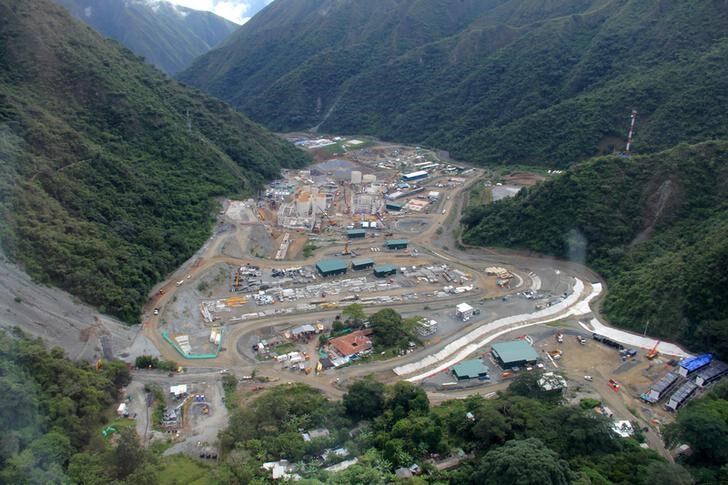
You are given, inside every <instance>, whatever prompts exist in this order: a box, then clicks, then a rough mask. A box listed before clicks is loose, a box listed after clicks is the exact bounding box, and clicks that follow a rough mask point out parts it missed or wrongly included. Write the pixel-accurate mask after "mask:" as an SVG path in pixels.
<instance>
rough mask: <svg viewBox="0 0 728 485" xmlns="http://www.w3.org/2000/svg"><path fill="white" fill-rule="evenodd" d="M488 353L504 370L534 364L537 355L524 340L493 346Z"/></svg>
mask: <svg viewBox="0 0 728 485" xmlns="http://www.w3.org/2000/svg"><path fill="white" fill-rule="evenodd" d="M490 353H491V354H492V355H493V357H494V358H495V360H496V362H498V365H500V366H501V367H502V368H504V369H511V368H513V367H520V366H525V365H531V364H535V363H536V361H538V353H536V351H535V350H533V347H531V344H529V343H528V342H526V341H525V340H511V341H509V342H500V343H497V344H493V346H492V347H491V350H490Z"/></svg>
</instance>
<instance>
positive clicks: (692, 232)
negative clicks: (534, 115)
mask: <svg viewBox="0 0 728 485" xmlns="http://www.w3.org/2000/svg"><path fill="white" fill-rule="evenodd" d="M727 186H728V142H724V141H721V142H707V143H703V144H699V145H694V146H687V145H680V146H678V147H677V148H674V149H671V150H668V151H665V152H661V153H657V154H654V155H649V156H638V157H633V158H621V157H617V156H609V157H602V158H596V159H594V160H590V161H588V162H584V163H581V164H578V165H576V166H575V167H573V169H571V170H569V171H567V172H566V173H564V174H563V175H561V176H558V177H557V178H555V179H553V180H550V181H548V182H545V183H543V184H542V185H539V186H537V187H535V188H533V189H531V190H530V191H526V190H523V191H521V192H520V193H519V194H518V196H517V197H515V198H513V199H509V200H503V201H498V202H496V203H494V204H492V205H488V206H482V207H478V208H475V209H473V210H471V211H470V212H469V213H468V214H467V215H466V216H465V217H464V219H463V222H464V223H465V225H466V227H467V228H468V229H467V231H466V233H465V237H464V240H465V241H466V242H468V243H471V244H479V245H489V246H508V247H517V248H527V249H532V250H534V251H538V252H542V253H547V254H553V255H556V256H559V257H563V258H570V259H575V260H578V261H580V262H584V260H585V262H586V263H587V264H588V265H590V266H591V267H593V268H594V269H595V270H597V271H598V272H600V273H601V274H602V275H604V276H605V277H606V279H607V283H608V287H609V293H608V296H607V298H606V300H605V302H604V305H603V309H604V311H605V313H606V315H607V317H608V318H609V319H610V321H611V322H612V323H613V324H616V325H619V326H621V327H624V328H627V329H630V330H635V331H638V332H642V331H644V330H645V327H646V326H647V325H648V324H649V332H650V334H652V335H655V336H659V337H663V338H669V339H677V340H680V341H681V342H684V343H686V344H687V345H689V346H692V347H694V348H695V349H699V350H711V351H714V352H717V353H719V354H720V355H722V356H724V357H728V292H726V291H725V289H726V287H727V285H728V275H726V271H725V268H728V188H726V187H727Z"/></svg>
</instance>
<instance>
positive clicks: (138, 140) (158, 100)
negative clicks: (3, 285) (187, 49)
mask: <svg viewBox="0 0 728 485" xmlns="http://www.w3.org/2000/svg"><path fill="white" fill-rule="evenodd" d="M188 120H189V127H188ZM307 160H308V158H307V156H306V155H305V154H304V153H303V152H301V151H300V150H298V149H296V148H294V147H293V146H292V145H290V144H288V143H286V142H283V141H282V140H280V139H278V138H277V137H275V136H274V135H272V134H271V133H269V132H267V131H266V130H264V129H263V128H261V127H259V126H258V125H256V124H254V123H252V122H250V121H249V120H248V119H247V118H245V117H244V116H243V115H241V114H240V113H238V112H236V111H234V110H232V109H231V108H230V107H228V106H227V105H225V104H224V103H223V102H221V101H218V100H216V99H212V98H210V97H207V96H204V95H202V94H200V93H198V92H195V91H193V90H190V89H187V88H184V87H181V86H180V85H178V84H177V83H176V82H174V81H172V80H170V79H168V78H167V77H166V76H165V75H163V74H162V73H161V72H159V71H157V70H156V69H155V68H153V67H152V66H150V65H147V64H144V63H143V62H141V60H140V59H139V58H138V57H136V56H135V55H133V54H132V53H131V52H130V51H128V50H126V49H124V48H122V47H120V46H119V45H118V44H117V43H116V42H113V41H109V40H105V39H103V38H101V36H99V35H98V34H97V33H95V32H94V31H93V30H91V28H90V27H87V26H85V25H83V24H82V23H81V22H79V21H77V20H75V19H73V18H72V17H71V16H70V14H68V13H67V12H66V11H65V10H64V9H63V8H61V7H59V6H57V5H55V4H53V3H52V2H50V0H33V1H26V0H0V221H2V224H0V241H1V242H2V245H3V248H4V250H5V252H6V253H7V254H9V255H10V256H11V257H12V258H13V259H15V260H17V261H18V262H19V263H21V264H22V265H23V266H24V268H25V269H26V271H28V273H30V275H31V276H33V277H34V278H36V279H37V280H39V281H41V282H45V283H51V284H54V285H57V286H59V287H61V288H62V289H65V290H67V291H69V292H70V293H72V294H74V295H76V296H78V297H80V298H81V299H82V300H84V301H85V302H88V303H90V304H92V305H96V306H98V307H99V309H100V310H101V311H102V312H106V313H109V314H112V315H116V316H119V317H120V318H122V319H124V320H126V321H129V322H134V321H137V320H138V318H139V309H140V307H141V305H142V303H143V302H144V301H145V299H146V296H147V294H148V292H149V291H150V289H151V288H152V286H153V285H154V284H155V283H156V282H158V281H160V280H161V279H162V278H163V276H164V275H165V274H166V273H168V272H169V271H171V270H172V269H174V268H176V267H177V266H178V265H179V264H180V263H181V262H183V261H184V260H185V259H187V258H189V257H190V256H191V255H192V253H193V252H194V251H195V250H196V249H197V248H199V247H200V246H201V244H202V243H203V242H204V240H205V239H206V238H207V237H208V236H209V233H210V229H211V225H212V222H213V219H212V216H211V211H212V210H213V209H214V203H213V200H212V198H213V197H216V196H223V195H232V194H249V193H250V192H251V190H253V189H255V188H256V187H257V186H258V184H260V183H261V182H263V180H264V179H265V178H266V177H273V176H275V175H276V174H278V172H279V169H280V167H282V166H302V165H303V164H305V163H306V162H307Z"/></svg>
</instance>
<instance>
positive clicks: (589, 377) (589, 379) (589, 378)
mask: <svg viewBox="0 0 728 485" xmlns="http://www.w3.org/2000/svg"><path fill="white" fill-rule="evenodd" d="M584 380H585V381H589V382H591V381H593V380H594V379H593V378H592V376H584Z"/></svg>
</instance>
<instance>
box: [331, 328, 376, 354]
mask: <svg viewBox="0 0 728 485" xmlns="http://www.w3.org/2000/svg"><path fill="white" fill-rule="evenodd" d="M371 333H372V331H371V329H367V330H357V331H356V332H352V333H350V334H347V335H342V336H341V337H336V338H332V339H331V340H329V347H330V348H333V349H334V350H335V352H336V353H337V354H338V355H340V356H341V357H353V356H356V355H361V354H367V353H369V352H371V350H372V347H373V345H372V341H371V340H370V339H369V337H368V335H370V334H371Z"/></svg>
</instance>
